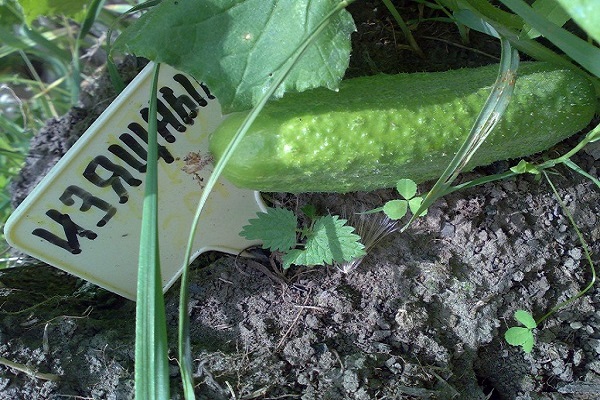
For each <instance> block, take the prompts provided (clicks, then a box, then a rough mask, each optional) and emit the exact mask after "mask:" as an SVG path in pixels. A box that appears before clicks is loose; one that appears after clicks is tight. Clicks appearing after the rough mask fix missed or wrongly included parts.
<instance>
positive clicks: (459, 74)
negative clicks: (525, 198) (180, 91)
mask: <svg viewBox="0 0 600 400" xmlns="http://www.w3.org/2000/svg"><path fill="white" fill-rule="evenodd" d="M497 72H498V66H497V65H491V66H486V67H481V68H475V69H461V70H453V71H448V72H438V73H417V74H400V75H377V76H372V77H364V78H356V79H351V80H347V81H344V82H342V84H341V86H340V89H339V92H333V91H330V90H327V89H315V90H311V91H307V92H303V93H297V94H287V95H286V96H284V98H282V99H281V100H277V101H273V102H271V103H269V104H268V105H267V106H266V107H265V108H264V110H263V111H262V113H261V114H260V115H259V117H258V118H257V120H256V121H255V122H254V124H253V125H252V127H251V128H250V131H248V133H247V134H246V136H245V137H244V139H243V141H242V143H241V145H240V146H239V147H238V148H237V149H236V152H235V153H234V156H233V157H232V159H231V160H230V162H229V163H228V165H227V166H226V168H225V171H224V174H225V176H226V177H227V178H228V179H229V180H230V181H231V182H233V183H234V184H235V185H236V186H239V187H243V188H249V189H254V190H260V191H267V192H292V193H300V192H340V193H344V192H349V191H368V190H373V189H379V188H387V187H393V186H395V183H396V182H397V180H398V179H400V178H410V179H412V180H414V181H415V182H424V181H427V180H431V179H435V178H437V177H439V176H440V174H441V173H442V172H443V170H444V169H445V168H446V166H447V165H448V163H449V162H450V160H451V159H452V157H453V155H454V154H455V152H456V151H457V150H458V148H459V147H460V145H461V144H462V142H463V141H464V140H465V138H466V137H467V135H468V133H469V130H470V128H471V125H472V124H473V122H474V120H475V118H476V116H477V114H478V113H479V111H480V110H481V108H482V106H483V104H484V102H485V99H486V98H487V96H488V95H489V93H490V88H491V86H492V84H493V82H494V81H495V77H496V74H497ZM595 104H596V96H595V93H594V90H593V88H592V86H591V84H590V83H589V82H588V81H587V80H586V79H585V78H584V77H582V76H580V75H579V74H577V73H574V72H572V71H570V70H565V69H556V68H555V67H552V66H550V65H547V64H544V63H538V62H532V63H521V66H520V67H519V77H518V79H517V82H516V85H515V91H514V95H513V97H512V100H511V103H510V105H509V107H508V110H507V112H506V113H505V115H504V116H503V117H502V119H501V122H500V123H499V124H498V126H497V127H496V129H495V130H494V131H493V133H492V134H491V135H490V136H489V137H488V139H487V141H486V142H485V143H484V144H483V145H482V147H481V148H480V149H479V151H478V152H477V153H476V154H475V155H474V156H473V158H472V159H471V161H470V163H469V164H468V165H467V167H466V168H465V170H470V169H473V168H474V167H476V166H480V165H487V164H490V163H492V162H494V161H498V160H505V159H510V158H517V157H523V156H526V155H530V154H534V153H537V152H540V151H542V150H545V149H548V148H550V147H551V146H553V145H554V144H556V143H558V142H559V141H561V140H563V139H565V138H567V137H569V136H571V135H572V134H574V133H576V132H578V131H580V130H581V129H582V128H584V127H585V126H586V125H587V124H588V123H589V122H590V120H591V119H592V117H593V115H594V111H595ZM245 116H246V114H245V113H239V114H234V115H232V116H230V117H229V118H228V119H227V120H225V121H224V122H223V124H222V125H221V126H220V127H219V128H218V129H217V130H216V131H215V132H214V133H213V134H212V135H211V139H210V149H211V152H212V153H213V155H214V156H215V157H216V158H217V159H218V157H219V156H220V155H221V154H222V152H223V151H224V149H225V147H226V146H227V144H228V143H229V141H230V140H231V138H232V136H233V134H234V133H235V131H236V130H237V128H238V127H239V126H240V124H241V122H242V120H243V119H244V118H245Z"/></svg>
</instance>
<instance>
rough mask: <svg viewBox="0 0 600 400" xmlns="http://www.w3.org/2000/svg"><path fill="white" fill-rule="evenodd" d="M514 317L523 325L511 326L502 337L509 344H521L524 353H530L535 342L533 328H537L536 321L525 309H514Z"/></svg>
mask: <svg viewBox="0 0 600 400" xmlns="http://www.w3.org/2000/svg"><path fill="white" fill-rule="evenodd" d="M515 319H516V320H517V321H519V322H520V323H521V324H522V325H524V326H525V327H522V326H513V327H512V328H510V329H508V330H507V331H506V333H505V334H504V339H505V340H506V341H507V342H508V344H510V345H513V346H521V347H522V348H523V351H524V352H525V353H531V350H532V349H533V344H534V343H535V339H534V337H533V330H534V329H535V328H537V323H536V322H535V319H533V316H532V315H531V313H529V312H527V311H525V310H517V311H515Z"/></svg>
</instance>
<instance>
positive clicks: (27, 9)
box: [19, 0, 90, 26]
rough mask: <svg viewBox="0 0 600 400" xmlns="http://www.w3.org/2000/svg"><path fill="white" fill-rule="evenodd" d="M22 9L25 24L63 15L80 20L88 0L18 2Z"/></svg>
mask: <svg viewBox="0 0 600 400" xmlns="http://www.w3.org/2000/svg"><path fill="white" fill-rule="evenodd" d="M19 3H20V4H21V7H22V8H23V14H24V16H25V22H26V23H27V25H29V26H31V23H32V22H33V21H34V20H35V19H36V18H38V17H40V16H42V15H43V16H46V17H53V16H60V15H63V16H65V17H70V18H73V19H75V20H80V19H81V18H82V17H83V16H84V15H85V8H86V7H87V5H88V4H89V3H90V1H89V0H19Z"/></svg>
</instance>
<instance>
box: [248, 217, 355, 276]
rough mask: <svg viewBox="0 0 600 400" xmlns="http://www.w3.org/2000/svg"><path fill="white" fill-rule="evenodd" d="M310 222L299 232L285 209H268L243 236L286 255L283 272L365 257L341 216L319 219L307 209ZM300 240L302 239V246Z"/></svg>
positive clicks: (350, 229)
mask: <svg viewBox="0 0 600 400" xmlns="http://www.w3.org/2000/svg"><path fill="white" fill-rule="evenodd" d="M305 210H306V212H305V214H307V216H308V217H309V218H310V219H311V222H310V224H309V226H308V227H305V228H300V229H299V228H298V227H297V225H298V220H297V217H296V215H294V213H293V212H292V211H290V210H287V209H284V208H268V209H267V211H266V212H259V213H257V218H254V219H251V220H250V221H249V222H250V224H249V225H246V226H244V228H243V230H242V232H240V235H241V236H243V237H245V238H246V239H248V240H256V239H258V240H261V241H262V242H263V248H265V249H269V250H271V251H280V252H283V254H284V255H283V268H284V269H287V268H289V267H290V266H291V265H292V264H296V265H306V266H314V265H325V264H331V263H333V262H339V263H342V262H348V261H352V260H354V259H357V258H359V257H362V256H364V255H365V254H366V253H365V250H364V249H365V246H364V245H363V244H362V243H360V236H358V235H357V234H356V233H354V228H353V227H351V226H348V225H346V222H347V221H346V220H345V219H342V218H340V217H339V216H338V215H325V216H317V215H316V214H315V213H314V209H313V208H312V207H310V208H305ZM298 239H300V242H302V243H299V241H298Z"/></svg>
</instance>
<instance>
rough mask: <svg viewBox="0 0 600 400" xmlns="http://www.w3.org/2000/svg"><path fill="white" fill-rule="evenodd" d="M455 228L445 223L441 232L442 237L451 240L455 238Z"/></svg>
mask: <svg viewBox="0 0 600 400" xmlns="http://www.w3.org/2000/svg"><path fill="white" fill-rule="evenodd" d="M455 229H456V228H455V227H454V225H452V224H451V223H449V222H446V223H444V226H443V227H442V230H441V232H440V236H441V237H443V238H451V237H453V236H454V232H455Z"/></svg>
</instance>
